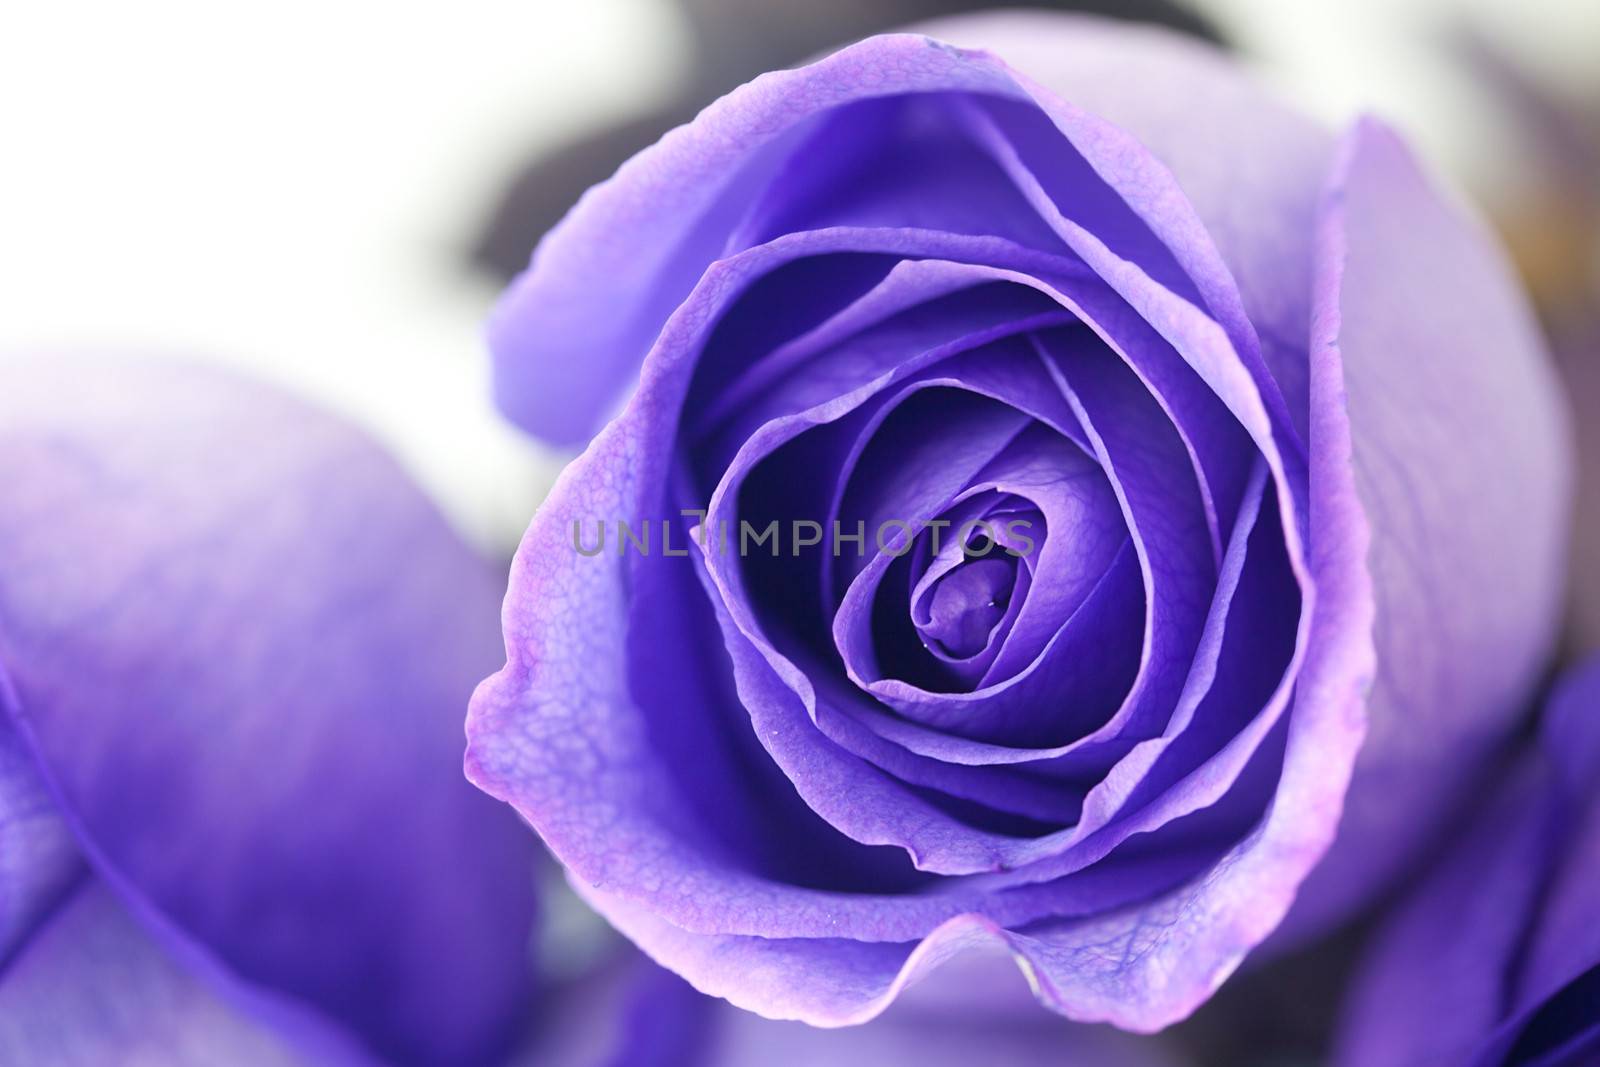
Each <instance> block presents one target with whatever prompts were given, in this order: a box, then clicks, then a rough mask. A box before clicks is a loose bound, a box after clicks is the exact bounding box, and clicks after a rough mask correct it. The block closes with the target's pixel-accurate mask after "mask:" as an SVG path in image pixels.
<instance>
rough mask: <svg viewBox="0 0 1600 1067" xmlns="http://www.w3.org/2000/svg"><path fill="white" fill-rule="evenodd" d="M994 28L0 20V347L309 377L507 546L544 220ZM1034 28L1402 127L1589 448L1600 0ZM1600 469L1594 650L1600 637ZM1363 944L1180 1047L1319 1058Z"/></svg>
mask: <svg viewBox="0 0 1600 1067" xmlns="http://www.w3.org/2000/svg"><path fill="white" fill-rule="evenodd" d="M980 6H984V5H982V4H980V3H977V2H967V3H963V2H961V0H805V2H793V0H789V2H785V0H586V2H583V3H565V4H564V3H555V2H553V0H524V2H521V3H515V4H512V3H505V4H499V3H488V2H482V0H458V2H456V3H452V4H449V5H428V6H426V7H424V6H423V5H404V4H390V3H378V2H375V0H369V2H361V3H332V4H329V3H318V4H310V3H304V4H302V3H294V2H290V3H280V4H272V5H234V4H217V3H214V2H204V0H178V2H170V0H154V2H146V3H140V4H125V3H114V2H103V3H88V4H86V3H73V2H57V3H32V4H21V3H16V4H8V5H6V6H5V7H4V8H3V9H0V160H3V163H0V353H6V352H23V351H38V350H40V349H55V348H63V347H91V348H96V349H102V350H113V351H162V352H177V353H181V354H189V355H193V356H196V357H199V358H207V359H218V360H224V361H227V362H230V363H232V364H234V365H236V366H241V367H245V368H248V369H250V370H252V371H254V372H256V373H258V374H263V375H267V376H270V377H272V378H274V379H277V380H279V381H283V382H286V383H288V384H290V385H292V386H294V387H295V388H298V389H300V390H302V391H304V392H306V393H309V394H311V395H313V396H315V397H318V398H320V399H321V400H323V401H324V402H325V403H327V404H330V405H331V406H333V407H335V408H336V409H338V410H340V411H342V412H344V413H345V414H347V415H350V416H353V417H354V418H356V419H357V420H358V421H360V422H361V423H363V424H364V425H366V426H367V427H368V428H369V429H371V430H373V431H374V432H375V433H377V434H378V435H379V436H380V437H381V438H382V439H383V440H384V441H386V442H387V443H388V444H389V445H390V446H391V447H392V448H394V449H395V450H396V451H397V452H398V453H399V454H400V456H401V457H402V459H403V461H404V462H405V463H406V464H407V466H408V467H409V468H410V469H411V470H412V471H413V473H414V474H416V475H417V476H418V477H419V478H420V479H421V480H422V482H423V483H424V485H425V486H426V487H427V488H428V489H429V490H430V491H431V492H432V493H434V495H435V496H436V497H437V498H438V499H439V501H440V502H441V503H442V504H443V505H444V506H445V508H446V510H447V511H448V513H449V514H450V515H451V517H452V518H453V519H454V520H455V522H456V523H457V524H458V525H459V526H460V528H461V529H462V530H463V532H465V533H466V534H467V535H468V536H469V537H471V538H472V539H473V540H474V541H475V542H476V543H477V544H478V545H480V546H481V547H482V548H484V549H485V550H486V551H488V552H491V553H493V554H496V555H502V556H504V555H508V554H509V552H510V549H511V547H512V546H513V545H514V543H515V540H516V538H517V536H518V535H519V534H520V532H521V530H522V527H523V526H524V524H525V523H526V520H527V517H528V515H529V513H530V512H531V510H532V508H533V507H534V505H535V504H536V503H537V501H538V499H539V498H540V496H541V495H542V493H543V492H544V491H545V489H546V488H547V487H548V485H549V484H550V481H551V480H552V479H553V477H554V475H555V472H556V471H557V470H558V469H559V466H560V463H561V462H562V458H563V457H561V456H559V455H557V454H554V453H552V452H549V451H547V450H543V449H541V448H539V447H536V446H534V445H531V444H529V443H527V442H525V441H523V440H521V439H519V438H518V437H517V436H516V435H515V434H514V433H512V432H511V431H510V430H509V429H508V428H506V427H504V426H502V425H501V424H500V423H499V422H498V420H497V419H496V417H495V415H494V413H493V410H492V408H491V406H490V404H489V401H488V398H487V391H486V383H487V363H486V360H485V357H484V353H483V349H482V343H481V339H480V325H481V322H482V320H483V318H484V315H485V313H486V311H487V309H488V307H489V305H490V303H491V301H492V300H493V298H494V295H495V293H496V292H497V290H498V288H499V287H500V286H501V285H502V284H503V282H504V280H505V278H506V277H507V276H508V274H509V273H510V272H513V271H515V270H516V269H517V267H518V265H520V264H521V263H522V262H524V261H525V260H526V257H527V254H528V251H529V250H530V249H531V246H532V244H533V242H534V241H535V240H536V239H537V237H538V235H539V233H540V232H542V230H543V228H544V227H546V226H547V225H549V224H550V223H551V222H553V221H554V220H555V219H556V218H558V217H559V215H560V213H561V212H562V211H563V210H564V209H565V208H566V206H567V205H569V204H570V203H571V201H572V200H573V199H575V198H576V196H577V194H578V193H579V192H581V190H582V189H583V188H584V187H585V186H586V185H588V184H589V183H591V182H592V181H594V180H598V179H599V178H602V177H604V176H605V175H606V174H608V173H609V172H610V171H611V170H612V169H614V167H615V165H616V164H617V163H618V162H620V161H621V160H622V159H623V158H625V157H626V156H627V155H628V154H631V152H632V151H634V150H635V149H637V148H639V147H642V146H643V145H644V144H646V143H648V142H649V141H651V140H653V139H654V138H655V136H657V134H658V133H659V132H660V131H661V130H662V129H664V128H666V127H667V126H668V125H670V124H673V123H675V122H678V121H682V120H683V119H684V118H686V117H687V116H689V115H691V114H692V113H693V111H694V110H695V109H696V108H698V107H699V106H701V105H702V104H704V103H705V102H706V101H708V100H709V99H711V98H712V97H714V96H715V95H717V94H719V93H721V92H723V91H725V90H726V89H728V88H730V87H731V86H732V85H733V84H736V83H737V82H739V81H742V80H744V79H746V78H748V77H749V76H751V75H753V74H754V73H757V72H759V71H760V70H762V69H766V68H768V67H772V66H781V65H788V64H791V63H793V62H795V61H797V60H799V59H801V58H803V57H804V56H806V55H809V54H813V53H815V52H817V51H820V50H824V49H826V48H828V47H829V46H831V45H834V44H837V43H841V42H843V41H845V40H847V39H851V38H854V37H857V36H861V35H863V34H866V33H870V32H873V31H876V30H878V29H882V28H886V27H888V26H892V25H894V24H896V23H900V22H904V21H908V20H912V19H916V18H921V17H927V16H931V15H937V14H945V13H949V12H952V11H960V10H967V9H972V8H976V7H980ZM1008 6H1012V5H1008ZM1037 6H1041V7H1057V6H1059V7H1088V8H1093V9H1098V10H1103V11H1116V12H1118V13H1119V14H1121V15H1123V16H1126V17H1141V18H1147V19H1155V20H1160V21H1164V22H1167V23H1168V24H1171V25H1174V26H1177V27H1179V28H1180V29H1181V30H1182V31H1183V32H1189V33H1195V34H1199V35H1202V36H1207V37H1210V38H1212V39H1214V40H1217V41H1220V42H1222V43H1223V44H1224V45H1225V46H1226V47H1229V48H1231V49H1233V50H1235V51H1236V52H1238V53H1239V54H1240V56H1241V57H1242V59H1243V60H1244V61H1245V62H1248V63H1251V64H1253V65H1255V66H1257V67H1258V68H1259V69H1260V70H1261V72H1262V75H1263V77H1265V78H1266V79H1268V80H1269V81H1270V82H1272V83H1273V84H1275V85H1276V86H1278V87H1279V88H1280V89H1281V91H1282V92H1284V93H1285V94H1287V95H1289V96H1291V97H1293V98H1295V99H1297V100H1299V101H1300V102H1301V103H1302V104H1303V105H1304V106H1306V107H1308V108H1310V109H1312V110H1313V111H1315V112H1316V113H1318V114H1319V115H1321V116H1323V117H1324V118H1325V119H1326V120H1327V121H1329V122H1330V123H1333V124H1341V123H1343V122H1345V121H1347V120H1348V119H1349V118H1350V117H1351V116H1352V115H1354V114H1356V113H1357V112H1359V111H1362V110H1371V111H1376V112H1379V113H1381V114H1383V115H1385V116H1387V117H1388V118H1390V119H1391V120H1392V121H1394V122H1395V123H1396V124H1398V125H1399V126H1401V127H1402V128H1403V129H1405V130H1406V131H1407V133H1408V134H1409V135H1410V136H1411V137H1412V139H1413V140H1414V141H1415V142H1416V143H1417V144H1418V145H1419V146H1420V147H1421V149H1422V151H1423V154H1424V155H1425V156H1426V157H1427V158H1428V159H1429V160H1430V161H1431V163H1432V164H1433V166H1434V167H1435V168H1436V169H1437V170H1439V171H1441V172H1443V173H1446V174H1448V175H1449V176H1451V177H1452V178H1453V180H1454V181H1455V182H1456V183H1457V184H1458V185H1459V186H1460V187H1461V188H1462V189H1463V191H1464V193H1465V194H1466V195H1468V196H1469V197H1471V198H1472V199H1474V200H1476V201H1477V203H1478V204H1479V205H1480V208H1481V209H1482V210H1483V211H1484V212H1485V213H1486V214H1487V215H1488V216H1489V217H1490V218H1491V219H1492V221H1493V223H1494V224H1495V225H1496V226H1497V227H1499V228H1500V229H1501V231H1502V232H1503V234H1504V235H1505V238H1506V240H1507V242H1508V244H1509V246H1510V247H1511V249H1512V250H1513V253H1514V255H1515V257H1516V259H1517V262H1518V265H1519V267H1520V268H1521V269H1522V270H1523V271H1524V273H1525V275H1526V277H1527V279H1528V281H1529V284H1530V285H1531V287H1532V289H1533V292H1534V296H1535V299H1536V302H1537V304H1538V307H1539V310H1540V313H1541V315H1542V316H1543V317H1544V319H1545V321H1546V323H1547V326H1548V328H1549V331H1550V334H1551V338H1552V344H1553V347H1554V350H1555V351H1556V353H1557V356H1558V359H1559V361H1560V365H1561V367H1562V369H1563V372H1564V373H1565V374H1566V376H1567V378H1568V380H1569V382H1570V383H1571V386H1572V390H1573V403H1574V406H1575V408H1576V409H1577V412H1578V418H1577V420H1576V424H1577V427H1578V433H1579V435H1580V445H1581V447H1582V448H1583V449H1584V450H1585V452H1586V453H1587V454H1588V455H1589V456H1591V457H1595V459H1597V460H1600V3H1597V2H1596V0H1456V2H1447V0H1339V2H1329V3H1313V2H1310V0H1170V2H1169V0H1148V2H1141V0H1102V2H1100V3H1077V4H1071V3H1061V4H1052V3H1043V4H1039V5H1037ZM1462 313H1463V314H1471V309H1470V308H1463V309H1462ZM0 358H3V357H0ZM1597 474H1600V462H1593V461H1591V463H1590V464H1589V467H1588V471H1587V473H1586V474H1585V479H1586V493H1585V495H1584V498H1583V501H1582V502H1581V504H1580V509H1579V512H1580V514H1579V530H1578V535H1577V537H1576V538H1575V539H1574V544H1575V546H1576V552H1577V554H1578V558H1577V563H1578V567H1577V570H1576V580H1575V582H1574V586H1575V590H1576V592H1575V596H1574V607H1573V626H1572V628H1571V636H1570V638H1569V647H1570V648H1572V649H1577V648H1579V647H1600V561H1597V560H1596V559H1595V558H1594V557H1595V555H1597V554H1600V484H1597ZM599 936H600V935H599V934H597V933H596V927H595V926H594V924H593V922H592V921H591V920H589V919H587V918H586V917H584V916H583V915H582V914H581V913H580V912H578V911H576V910H572V911H570V912H564V911H563V910H562V909H561V908H560V907H557V908H556V909H555V913H554V916H553V922H552V929H551V935H550V939H551V942H552V949H553V951H551V952H550V953H548V954H547V956H546V958H547V959H551V960H554V961H556V962H557V963H558V965H569V966H572V967H577V966H578V965H579V964H581V963H582V962H583V959H584V958H585V956H586V954H589V953H592V952H593V951H594V950H595V949H594V946H595V944H596V943H597V942H596V938H598V937H599ZM1345 952H1346V949H1345V948H1343V947H1342V946H1337V945H1336V946H1332V947H1328V948H1323V949H1320V950H1318V954H1316V955H1313V956H1312V957H1309V958H1304V959H1300V960H1289V961H1283V962H1282V963H1279V964H1277V965H1275V966H1274V968H1273V969H1272V970H1271V971H1270V972H1269V973H1268V974H1266V975H1264V976H1263V975H1261V974H1255V975H1252V974H1245V975H1243V976H1242V977H1241V978H1240V979H1239V980H1237V981H1235V982H1233V983H1230V985H1229V986H1228V987H1227V988H1226V989H1225V990H1224V992H1223V994H1222V996H1221V997H1220V998H1219V999H1218V1001H1217V1002H1216V1003H1215V1004H1214V1005H1213V1006H1212V1007H1209V1008H1207V1009H1206V1010H1205V1011H1204V1012H1202V1013H1201V1016H1200V1017H1199V1018H1197V1019H1196V1020H1194V1021H1193V1022H1191V1023H1190V1024H1187V1025H1186V1027H1184V1028H1183V1030H1182V1032H1181V1034H1180V1036H1181V1037H1182V1038H1183V1039H1184V1041H1185V1042H1186V1043H1188V1044H1189V1045H1190V1046H1191V1047H1192V1048H1193V1049H1194V1050H1195V1051H1196V1052H1198V1053H1199V1055H1200V1057H1201V1058H1202V1062H1207V1063H1209V1062H1217V1063H1228V1064H1240V1063H1244V1064H1259V1065H1271V1064H1276V1065H1289V1064H1302V1063H1304V1064H1309V1063H1314V1062H1316V1058H1317V1051H1316V1044H1317V1039H1316V1037H1315V1035H1316V1034H1317V1033H1318V1031H1319V1030H1320V1029H1321V1027H1322V1025H1323V1021H1324V1020H1325V1019H1326V1017H1327V1016H1328V1014H1329V1013H1330V1011H1331V1010H1332V1000H1333V998H1334V989H1335V984H1334V983H1335V982H1336V979H1337V974H1338V973H1339V967H1340V964H1341V961H1342V959H1343V955H1344V953H1345Z"/></svg>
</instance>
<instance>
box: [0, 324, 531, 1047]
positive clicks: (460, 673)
mask: <svg viewBox="0 0 1600 1067" xmlns="http://www.w3.org/2000/svg"><path fill="white" fill-rule="evenodd" d="M0 477H3V479H4V482H5V486H6V490H5V494H6V502H5V506H4V508H0V960H3V961H4V971H3V972H0V1061H3V1062H5V1063H8V1064H108V1063H117V1064H133V1063H160V1064H164V1065H167V1064H170V1065H178V1067H183V1065H191V1064H192V1065H197V1067H198V1065H205V1067H211V1065H216V1064H229V1065H255V1064H308V1063H315V1064H379V1063H382V1064H476V1063H490V1062H503V1061H502V1060H501V1059H500V1057H502V1056H503V1055H504V1054H505V1052H506V1051H507V1050H508V1048H509V1047H510V1046H511V1044H512V1043H513V1042H514V1041H516V1040H517V1038H518V1036H519V1033H520V1029H521V1026H522V1015H523V1013H524V1011H525V1010H526V1008H527V1004H528V1002H529V1000H530V999H531V998H532V995H533V991H532V982H531V978H532V969H531V967H530V961H529V958H528V939H529V936H530V933H531V930H532V925H533V917H534V916H533V911H534V902H533V873H532V864H533V861H534V855H535V851H534V849H533V848H532V847H531V845H532V842H531V841H530V840H529V839H528V837H527V835H526V834H524V833H522V832H521V831H520V828H519V827H518V826H517V825H516V824H515V820H513V819H511V818H508V817H504V816H506V815H507V814H508V813H506V812H504V811H503V809H499V808H498V806H497V805H494V804H492V803H490V802H488V801H487V799H486V798H485V797H483V796H482V795H481V794H480V793H478V792H477V791H476V790H474V789H472V787H471V786H470V785H469V784H467V783H466V782H464V781H462V780H461V777H460V765H459V762H458V761H459V752H460V748H461V732H460V709H461V707H462V705H463V704H464V703H465V701H466V699H467V697H468V694H469V693H470V692H471V689H472V686H473V684H474V683H475V682H476V680H477V679H478V677H479V676H481V673H482V672H483V671H484V670H486V669H488V668H489V667H490V666H492V664H493V661H494V656H495V651H496V647H497V641H496V635H495V632H494V631H495V627H494V621H493V620H494V605H495V602H496V599H497V589H496V586H497V583H496V580H495V576H494V574H493V571H492V569H491V568H489V567H488V566H486V565H485V564H484V562H483V561H482V560H480V559H479V558H478V557H477V556H476V555H475V554H474V553H473V552H472V551H471V550H470V549H469V548H468V547H467V546H466V545H464V544H463V543H462V542H461V541H460V539H459V538H458V537H457V536H456V535H455V534H454V533H453V532H452V531H451V530H450V528H449V527H448V526H447V525H446V523H445V521H444V519H443V518H442V517H441V516H440V515H439V513H438V512H437V511H436V510H435V509H434V507H433V505H432V504H430V503H429V502H428V501H427V499H426V498H425V497H424V496H423V495H422V494H421V493H420V492H419V491H418V490H417V489H416V488H415V487H414V486H413V485H412V484H411V483H410V482H409V480H408V479H407V478H406V476H405V475H404V474H403V473H402V472H401V470H400V469H399V467H398V466H396V465H395V464H394V462H393V461H392V460H390V459H389V458H388V457H387V456H386V455H385V454H384V453H383V452H381V451H380V450H379V449H378V448H376V447H375V446H374V445H373V444H372V443H371V442H370V441H369V440H367V439H366V438H365V437H364V436H362V435H361V434H359V433H357V432H356V431H354V430H353V429H351V428H350V427H348V426H346V425H345V424H343V423H342V422H340V421H339V420H337V419H334V418H332V417H329V416H327V415H325V414H323V413H321V412H319V411H316V410H314V409H312V408H310V407H308V406H307V405H305V404H302V403H300V402H298V401H296V400H294V399H292V398H291V397H289V396H288V395H285V394H282V393H279V392H278V391H276V390H274V389H269V388H266V387H263V386H257V385H252V384H251V383H249V382H247V381H244V380H242V379H240V378H237V377H235V376H233V375H231V374H227V373H224V372H222V371H220V370H214V369H205V368H203V367H191V366H187V365H184V364H182V363H178V362H168V361H164V360H157V359H130V358H126V357H120V358H119V357H112V356H105V357H100V356H94V357H91V356H78V355H70V356H69V355H61V354H56V355H49V356H38V357H26V358H22V357H12V358H8V359H7V360H6V361H4V362H0Z"/></svg>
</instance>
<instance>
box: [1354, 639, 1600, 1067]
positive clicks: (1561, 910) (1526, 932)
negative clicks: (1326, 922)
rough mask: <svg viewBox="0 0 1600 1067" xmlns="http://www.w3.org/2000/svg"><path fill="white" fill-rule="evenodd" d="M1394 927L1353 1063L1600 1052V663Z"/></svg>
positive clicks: (1370, 971) (1370, 989)
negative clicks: (1597, 921) (1599, 916)
mask: <svg viewBox="0 0 1600 1067" xmlns="http://www.w3.org/2000/svg"><path fill="white" fill-rule="evenodd" d="M1540 742H1541V743H1540V744H1538V745H1537V746H1536V747H1535V748H1534V750H1533V751H1531V752H1528V753H1526V754H1525V755H1524V757H1523V758H1522V759H1521V760H1520V761H1519V762H1518V763H1517V764H1516V765H1515V766H1514V767H1512V768H1511V770H1510V771H1509V773H1508V774H1507V775H1506V776H1505V779H1504V781H1502V782H1501V784H1500V786H1499V788H1498V789H1496V790H1494V791H1493V792H1492V793H1490V794H1489V795H1487V796H1486V797H1485V798H1484V802H1483V803H1482V804H1481V805H1480V806H1479V810H1478V812H1477V813H1476V815H1475V816H1474V817H1473V819H1472V820H1471V821H1470V823H1469V824H1468V825H1467V826H1465V827H1464V828H1463V829H1462V831H1461V833H1460V834H1459V835H1458V837H1457V840H1456V841H1455V843H1454V844H1452V845H1451V847H1450V848H1449V850H1448V851H1447V853H1446V855H1445V856H1444V858H1443V860H1442V862H1440V863H1439V864H1438V865H1437V866H1436V867H1435V868H1434V869H1433V870H1432V871H1431V872H1430V873H1429V874H1428V876H1427V878H1426V879H1425V880H1424V881H1423V882H1422V884H1420V885H1419V886H1417V887H1416V888H1415V890H1414V891H1412V892H1411V894H1410V895H1409V896H1408V897H1407V898H1406V899H1405V900H1404V901H1403V903H1402V904H1401V906H1400V907H1399V908H1397V909H1396V911H1395V913H1394V915H1393V916H1392V917H1391V918H1390V919H1388V920H1387V921H1386V923H1385V925H1384V926H1383V927H1382V928H1381V929H1380V930H1379V932H1378V934H1377V937H1376V940H1375V942H1374V945H1373V947H1372V948H1371V950H1370V951H1369V953H1368V958H1367V960H1366V961H1365V964H1364V965H1363V966H1362V967H1361V968H1360V969H1359V970H1358V971H1357V973H1356V976H1355V979H1354V984H1353V987H1352V992H1351V995H1350V997H1349V1001H1348V1003H1347V1005H1346V1010H1345V1016H1346V1018H1345V1020H1344V1026H1343V1032H1342V1033H1341V1035H1340V1041H1339V1048H1338V1056H1337V1058H1336V1061H1335V1062H1337V1063H1339V1064H1344V1065H1349V1067H1417V1065H1419V1064H1426V1065H1428V1067H1501V1065H1503V1067H1514V1065H1520V1067H1533V1065H1535V1064H1538V1065H1541V1067H1585V1065H1589V1064H1593V1063H1595V1062H1596V1061H1597V1060H1600V926H1597V925H1596V924H1595V916H1596V914H1597V913H1600V660H1593V661H1591V662H1590V663H1589V664H1588V665H1587V666H1586V667H1584V668H1583V669H1581V670H1579V671H1577V672H1574V673H1573V675H1572V676H1570V677H1569V678H1568V679H1566V680H1565V681H1564V682H1563V683H1562V685H1561V687H1560V689H1559V690H1558V692H1557V694H1556V696H1555V698H1554V700H1553V701H1552V702H1551V705H1550V709H1549V711H1548V713H1547V715H1546V717H1545V722H1544V724H1543V731H1542V734H1541V737H1540Z"/></svg>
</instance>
